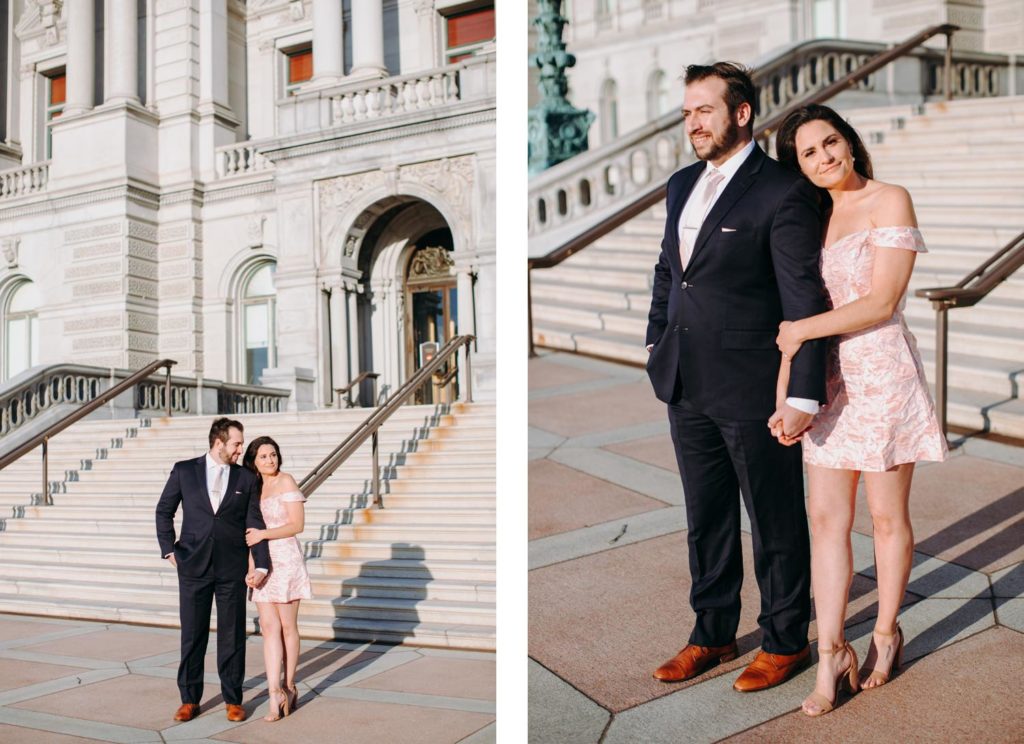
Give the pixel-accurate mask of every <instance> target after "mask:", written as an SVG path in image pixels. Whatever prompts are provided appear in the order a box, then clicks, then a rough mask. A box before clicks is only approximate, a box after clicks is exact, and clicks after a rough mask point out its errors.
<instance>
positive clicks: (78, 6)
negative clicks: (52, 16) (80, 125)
mask: <svg viewBox="0 0 1024 744" xmlns="http://www.w3.org/2000/svg"><path fill="white" fill-rule="evenodd" d="M94 10H95V5H94V3H92V2H77V3H76V2H72V3H69V4H68V11H67V12H68V30H67V37H68V63H67V71H68V72H67V81H68V96H67V104H66V105H65V106H64V113H65V114H69V115H70V114H81V113H84V112H86V111H88V110H89V109H91V108H92V104H93V96H94V90H95V87H94V86H95V69H96V67H95V63H94V60H93V50H94V48H95V38H96V37H95V33H96V17H95V12H94Z"/></svg>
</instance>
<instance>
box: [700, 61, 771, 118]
mask: <svg viewBox="0 0 1024 744" xmlns="http://www.w3.org/2000/svg"><path fill="white" fill-rule="evenodd" d="M709 77H716V78H719V79H721V80H722V81H724V82H725V105H726V106H728V107H729V113H730V114H731V115H735V114H736V109H738V108H739V107H740V104H741V103H749V104H750V121H749V122H748V123H747V130H748V131H749V132H750V134H751V135H753V133H754V114H756V113H757V88H756V87H754V81H753V80H751V79H750V70H748V69H747V68H746V67H743V66H742V65H738V64H736V63H735V62H715V63H714V64H713V65H689V66H688V67H687V68H686V72H685V74H684V76H683V79H684V81H685V83H686V85H689V84H690V83H695V82H697V81H698V80H704V79H706V78H709Z"/></svg>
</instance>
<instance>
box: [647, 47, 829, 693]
mask: <svg viewBox="0 0 1024 744" xmlns="http://www.w3.org/2000/svg"><path fill="white" fill-rule="evenodd" d="M755 96H756V93H755V89H754V85H753V83H752V82H751V80H750V77H749V75H748V74H747V72H746V71H745V70H743V69H742V68H740V67H738V66H736V65H732V64H729V63H722V62H719V63H716V64H714V65H710V66H702V65H691V66H690V67H688V68H687V70H686V94H685V103H684V105H683V116H684V119H685V122H686V131H687V134H688V136H689V138H690V142H691V143H692V144H693V148H694V151H695V152H696V154H697V157H698V158H700V161H699V162H697V163H695V164H693V165H690V166H688V167H686V168H684V169H683V170H681V171H679V172H677V173H675V174H674V175H673V176H672V178H671V179H670V180H669V183H668V217H667V220H666V224H665V236H664V239H663V240H662V244H661V248H662V250H661V256H660V258H659V260H658V264H657V266H656V267H655V270H654V289H653V297H652V301H651V310H650V316H649V324H648V326H647V345H648V346H647V348H648V350H649V352H650V356H649V358H648V362H647V370H648V374H649V376H650V379H651V383H652V384H653V386H654V390H655V394H656V395H657V397H658V398H659V399H660V400H662V401H664V402H665V403H667V404H668V413H669V423H670V429H671V433H672V442H673V444H674V445H675V450H676V459H677V462H678V464H679V471H680V474H681V476H682V482H683V490H684V496H685V502H686V516H687V522H688V533H687V542H688V547H689V559H690V575H691V578H692V587H691V591H690V604H691V606H692V607H693V610H694V613H695V614H696V619H695V623H694V627H693V631H692V633H691V634H690V638H689V641H688V645H687V646H686V647H685V648H684V649H683V650H682V651H680V652H679V654H678V655H676V656H675V657H674V658H672V659H671V660H669V661H668V662H666V663H665V664H664V665H662V666H661V667H660V668H659V669H658V670H657V671H656V672H655V673H654V676H655V677H656V678H657V679H660V680H662V681H666V682H676V681H681V680H684V679H689V678H691V677H694V676H696V675H698V674H700V673H702V672H703V671H704V670H705V669H707V668H709V667H711V666H713V665H715V664H718V663H720V662H723V661H729V660H731V659H733V658H735V657H736V655H737V653H738V650H737V646H736V628H737V626H738V623H739V616H740V587H741V585H742V583H743V560H742V552H741V543H740V511H739V498H738V497H737V496H738V494H740V493H741V494H742V498H743V502H744V504H745V506H746V509H747V514H748V515H749V517H750V528H751V536H752V539H753V546H754V572H755V574H756V577H757V583H758V587H759V588H760V591H761V611H760V614H759V616H758V623H759V625H760V626H761V631H762V643H761V645H762V650H761V652H760V653H759V654H758V655H757V658H755V660H754V661H753V663H751V664H750V666H749V667H747V669H746V670H745V671H744V672H743V674H741V675H740V677H739V678H738V679H737V680H736V683H735V685H734V687H735V689H737V690H739V691H741V692H749V691H753V690H761V689H765V688H768V687H771V686H773V685H776V684H779V683H781V682H784V681H785V680H787V679H789V678H790V677H791V676H793V675H794V674H796V673H797V672H798V671H800V670H801V669H803V668H804V667H806V666H807V665H808V664H809V663H810V652H809V649H808V646H807V625H808V621H809V617H810V556H809V552H810V551H809V542H808V535H807V521H806V514H805V511H804V494H803V470H802V463H801V452H800V447H799V445H797V446H788V447H787V446H784V445H783V444H782V443H781V442H780V440H777V439H775V438H774V437H773V436H772V433H771V431H770V430H769V428H768V419H769V417H771V416H772V415H773V413H777V414H778V417H779V419H780V420H781V422H782V427H783V430H784V434H785V435H786V437H791V438H796V437H799V435H800V434H801V433H802V432H803V431H804V430H806V429H807V427H808V426H809V425H810V423H811V420H812V418H813V415H814V414H815V413H816V412H817V410H818V405H819V403H823V402H824V401H825V349H826V347H825V343H824V341H814V342H810V343H809V344H805V345H804V346H803V347H801V349H800V351H799V353H798V354H797V355H796V356H795V357H794V358H793V359H792V361H791V373H790V379H789V384H788V390H785V391H781V390H779V391H777V389H776V387H777V385H776V383H777V377H778V372H779V367H780V361H781V357H780V354H779V352H778V350H777V348H776V346H775V336H776V334H777V330H778V325H779V323H780V322H781V321H782V320H796V319H798V318H804V317H807V316H809V315H815V314H817V313H820V312H824V311H826V310H827V309H828V308H827V306H826V303H825V297H826V295H825V290H824V287H823V285H822V281H821V275H820V272H819V268H818V260H819V255H820V251H821V215H820V206H819V198H818V196H817V192H816V191H815V189H814V188H813V187H812V186H811V185H810V183H808V182H807V181H806V180H805V179H804V178H803V177H802V176H801V175H800V174H799V173H795V172H792V171H789V170H787V169H785V168H783V167H782V166H781V165H779V164H778V163H777V162H775V161H774V160H772V159H770V158H769V157H767V156H766V155H765V154H764V153H763V152H762V151H761V150H760V148H758V146H757V145H756V143H754V142H753V140H752V137H753V128H754V110H753V107H754V102H755V100H756V98H755ZM786 441H787V442H789V441H790V440H789V439H787V440H786Z"/></svg>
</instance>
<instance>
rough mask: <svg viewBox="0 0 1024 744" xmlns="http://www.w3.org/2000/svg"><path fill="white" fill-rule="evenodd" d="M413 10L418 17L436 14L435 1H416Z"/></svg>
mask: <svg viewBox="0 0 1024 744" xmlns="http://www.w3.org/2000/svg"><path fill="white" fill-rule="evenodd" d="M413 8H414V9H415V10H416V15H423V14H425V13H433V12H434V0H415V3H414V4H413Z"/></svg>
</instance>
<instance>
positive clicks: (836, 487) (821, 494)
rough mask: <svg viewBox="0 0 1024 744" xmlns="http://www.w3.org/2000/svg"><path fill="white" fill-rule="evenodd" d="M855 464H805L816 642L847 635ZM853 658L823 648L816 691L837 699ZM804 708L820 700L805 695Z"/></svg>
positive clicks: (814, 708)
mask: <svg viewBox="0 0 1024 744" xmlns="http://www.w3.org/2000/svg"><path fill="white" fill-rule="evenodd" d="M858 475H859V473H858V471H856V470H838V469H835V468H823V467H818V466H816V465H808V466H807V485H808V498H807V514H808V516H809V518H810V521H811V588H812V590H813V592H814V611H815V618H816V620H815V622H816V623H817V628H818V647H819V648H826V649H829V648H836V647H837V646H840V645H842V643H843V642H844V640H845V637H846V636H845V635H844V633H843V626H844V623H845V619H846V605H847V602H848V601H849V596H850V581H851V580H852V578H853V552H852V550H851V547H850V530H851V529H852V528H853V511H854V504H855V499H856V494H857V476H858ZM850 662H851V660H850V659H849V658H848V655H847V654H846V653H845V652H839V651H837V653H835V654H832V655H822V654H819V657H818V674H817V681H816V683H815V687H814V689H815V692H817V693H818V694H820V695H822V696H823V697H824V698H826V699H828V700H832V701H833V702H835V700H834V696H835V680H836V678H837V677H838V676H839V672H840V671H842V670H844V669H846V668H848V667H849V665H850ZM803 707H804V710H805V711H807V712H808V713H816V712H818V711H819V706H818V705H817V704H816V703H815V702H814V701H812V700H810V699H807V700H805V701H804V706H803Z"/></svg>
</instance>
